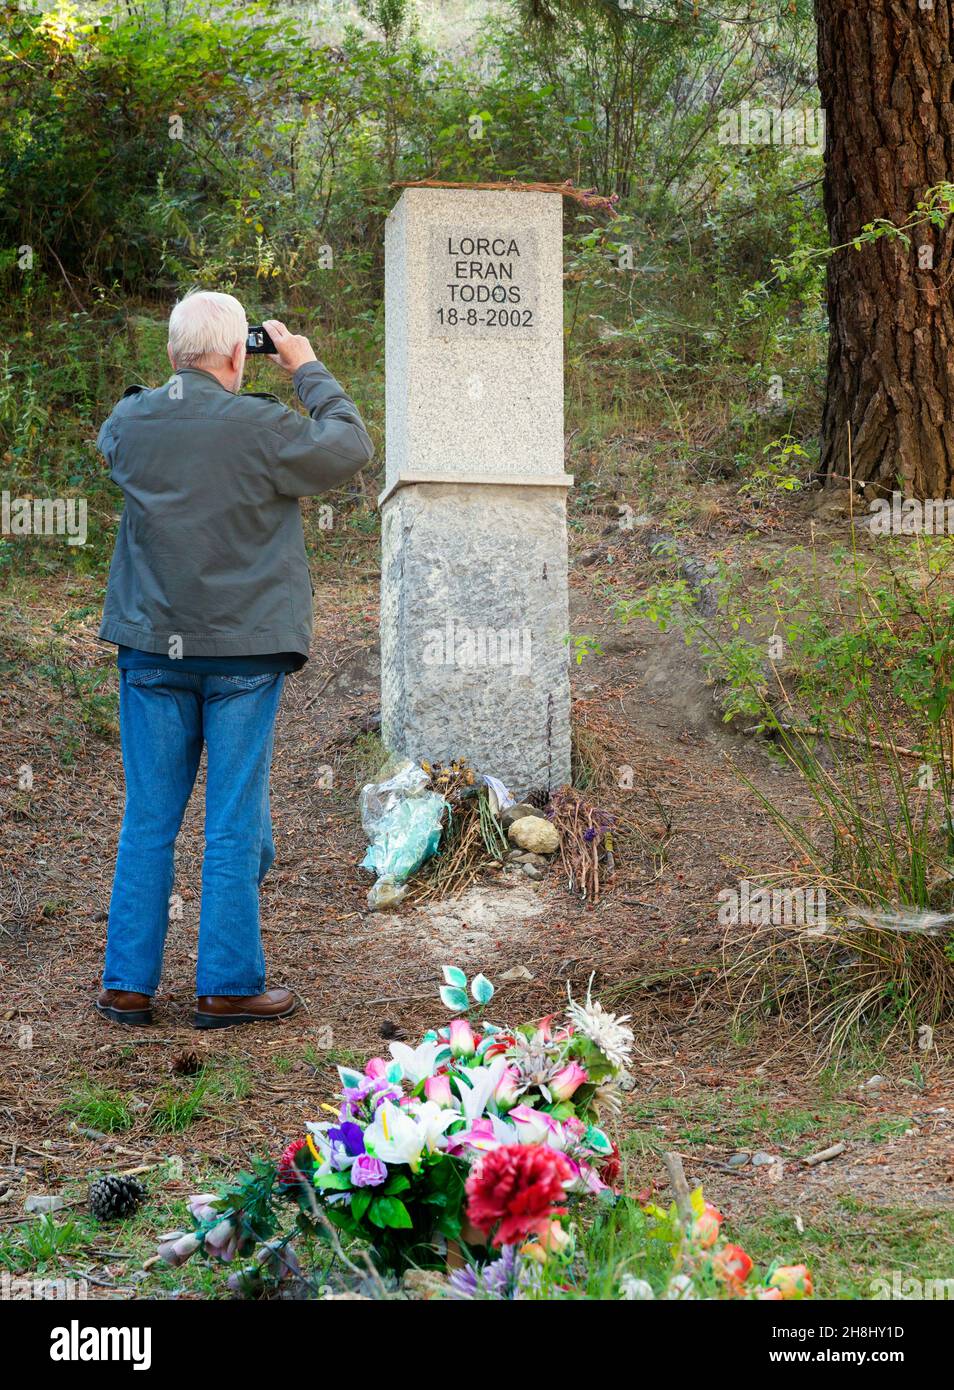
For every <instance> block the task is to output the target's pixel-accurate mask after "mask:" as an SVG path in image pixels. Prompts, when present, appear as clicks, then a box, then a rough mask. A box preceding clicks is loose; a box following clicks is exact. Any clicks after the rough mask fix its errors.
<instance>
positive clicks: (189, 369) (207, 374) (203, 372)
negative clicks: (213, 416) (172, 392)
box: [173, 367, 237, 396]
mask: <svg viewBox="0 0 954 1390" xmlns="http://www.w3.org/2000/svg"><path fill="white" fill-rule="evenodd" d="M186 372H192V373H194V374H195V375H196V376H204V377H206V378H207V380H209V381H214V382H215V384H216V386H218V387H219V388H220V390H222V391H228V394H229V395H230V396H234V395H236V394H237V393H236V392H235V391H229V388H228V387H227V386H223V385H222V383H221V381H219V379H218V377H217V376H214V375H213V374H212V372H207V371H206V370H205V368H204V367H179V368H178V369H177V370H176V371H175V372H173V376H185V374H186Z"/></svg>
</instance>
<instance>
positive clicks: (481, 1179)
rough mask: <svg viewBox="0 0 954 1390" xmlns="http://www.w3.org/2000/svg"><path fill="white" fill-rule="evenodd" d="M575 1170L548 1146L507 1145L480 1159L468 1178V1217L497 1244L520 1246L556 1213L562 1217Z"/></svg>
mask: <svg viewBox="0 0 954 1390" xmlns="http://www.w3.org/2000/svg"><path fill="white" fill-rule="evenodd" d="M572 1181H573V1170H572V1168H571V1167H570V1165H569V1163H567V1161H566V1159H565V1158H564V1157H563V1155H562V1154H561V1153H559V1152H558V1150H556V1149H550V1148H547V1146H546V1145H544V1144H505V1145H504V1146H503V1147H502V1148H499V1149H491V1150H490V1151H489V1153H485V1154H484V1155H483V1156H482V1157H481V1158H479V1159H478V1160H477V1162H476V1163H475V1164H474V1167H473V1169H472V1170H471V1173H470V1177H469V1178H468V1179H467V1215H468V1217H469V1218H470V1220H471V1221H472V1222H473V1224H474V1225H475V1226H477V1227H478V1228H479V1229H480V1230H481V1231H485V1232H486V1233H487V1234H488V1235H489V1234H490V1232H491V1231H492V1230H493V1228H494V1227H495V1226H496V1227H497V1233H496V1235H495V1236H494V1238H493V1242H492V1243H493V1244H494V1245H516V1243H517V1242H518V1241H521V1240H526V1238H527V1237H528V1236H531V1235H542V1234H543V1232H544V1231H545V1230H546V1229H547V1227H548V1225H549V1223H550V1221H551V1220H552V1219H553V1217H554V1216H563V1215H564V1214H565V1212H566V1207H564V1206H559V1205H557V1204H558V1203H560V1202H562V1201H563V1198H564V1196H565V1188H566V1187H567V1186H568V1184H569V1183H571V1182H572Z"/></svg>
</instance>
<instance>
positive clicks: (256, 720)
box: [103, 670, 285, 995]
mask: <svg viewBox="0 0 954 1390" xmlns="http://www.w3.org/2000/svg"><path fill="white" fill-rule="evenodd" d="M284 679H285V678H284V676H282V675H265V676H200V675H196V674H194V673H192V672H190V671H158V670H156V671H152V670H148V671H137V670H131V671H120V673H119V729H120V739H121V743H122V751H123V767H124V770H125V773H126V809H125V811H124V813H123V824H122V829H121V831H120V833H119V850H118V853H117V856H116V873H115V877H114V879H113V893H112V898H111V900H110V904H109V930H108V933H107V938H106V965H105V969H104V972H103V987H104V988H105V989H121V990H132V991H133V992H135V993H136V994H154V993H155V992H156V987H157V985H158V984H159V977H160V975H161V973H162V954H163V949H164V947H165V941H166V930H167V928H168V925H169V907H170V901H169V900H170V896H171V894H172V888H173V881H174V851H175V843H176V836H177V835H178V833H179V827H180V826H181V824H182V817H183V815H184V814H185V808H186V805H187V804H188V800H189V797H190V795H191V793H192V788H193V786H194V784H195V778H196V773H197V772H198V769H199V758H200V756H201V754H202V744H203V742H204V743H205V745H206V748H207V749H208V774H207V782H206V793H205V855H204V857H203V860H202V908H201V913H200V918H199V959H198V965H197V968H196V993H197V994H198V995H204V994H242V995H248V994H260V993H261V992H262V990H264V988H265V956H264V953H263V951H262V938H261V933H260V931H259V922H258V887H259V884H260V883H261V881H262V879H263V878H264V877H265V875H266V874H267V873H268V870H269V868H270V867H271V864H272V861H273V859H274V858H275V846H274V845H273V843H272V824H271V814H270V811H269V804H268V770H269V765H270V763H271V760H272V742H273V737H274V729H275V714H276V712H277V710H278V702H279V699H280V697H281V692H282V685H283V683H284Z"/></svg>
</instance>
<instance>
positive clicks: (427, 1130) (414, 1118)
mask: <svg viewBox="0 0 954 1390" xmlns="http://www.w3.org/2000/svg"><path fill="white" fill-rule="evenodd" d="M457 1119H458V1115H457V1112H456V1111H454V1110H446V1109H444V1107H443V1106H440V1105H435V1103H434V1102H433V1101H430V1100H428V1101H425V1102H424V1103H423V1104H421V1105H416V1106H414V1107H411V1106H397V1105H394V1104H393V1103H392V1102H391V1101H389V1100H386V1101H384V1103H383V1104H382V1105H380V1106H378V1110H377V1114H376V1115H375V1117H374V1120H373V1122H372V1123H371V1124H370V1125H369V1126H368V1128H367V1129H366V1130H365V1132H364V1144H365V1148H366V1149H367V1151H368V1153H371V1154H374V1156H375V1158H380V1159H381V1161H382V1162H383V1163H406V1164H407V1165H408V1167H409V1168H410V1169H411V1170H412V1171H413V1172H417V1170H418V1168H419V1167H420V1164H421V1156H422V1154H423V1153H424V1152H425V1151H427V1152H428V1153H433V1152H434V1151H435V1150H436V1149H438V1148H441V1147H442V1143H441V1141H442V1139H443V1138H444V1131H445V1130H446V1129H447V1127H448V1126H449V1125H452V1124H454V1123H455V1121H456V1120H457Z"/></svg>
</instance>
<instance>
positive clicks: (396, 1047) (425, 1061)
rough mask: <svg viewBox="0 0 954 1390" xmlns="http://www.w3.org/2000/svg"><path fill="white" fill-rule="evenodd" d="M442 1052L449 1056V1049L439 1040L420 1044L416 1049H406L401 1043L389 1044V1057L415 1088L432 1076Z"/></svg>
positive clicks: (405, 1044) (404, 1044)
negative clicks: (397, 1064) (398, 1065)
mask: <svg viewBox="0 0 954 1390" xmlns="http://www.w3.org/2000/svg"><path fill="white" fill-rule="evenodd" d="M442 1052H443V1053H446V1054H448V1055H449V1054H450V1048H449V1047H448V1045H447V1043H446V1042H441V1040H440V1039H438V1040H437V1041H436V1042H422V1043H420V1044H419V1045H418V1046H417V1047H408V1045H407V1043H402V1042H393V1043H391V1056H392V1057H393V1058H394V1060H395V1062H398V1063H399V1064H400V1067H401V1070H402V1071H403V1072H404V1075H405V1077H406V1079H407V1080H408V1081H409V1082H410V1083H411V1085H412V1086H417V1085H418V1084H419V1083H420V1082H421V1081H423V1080H424V1079H425V1077H428V1076H433V1075H434V1072H435V1071H436V1070H437V1059H438V1056H439V1055H440V1054H441V1053H442Z"/></svg>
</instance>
